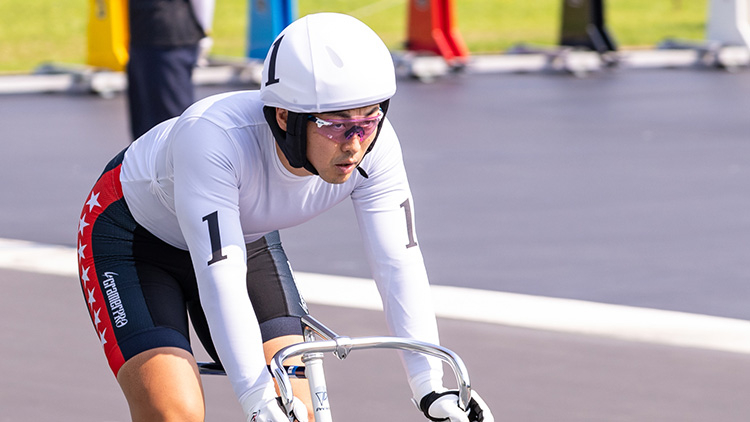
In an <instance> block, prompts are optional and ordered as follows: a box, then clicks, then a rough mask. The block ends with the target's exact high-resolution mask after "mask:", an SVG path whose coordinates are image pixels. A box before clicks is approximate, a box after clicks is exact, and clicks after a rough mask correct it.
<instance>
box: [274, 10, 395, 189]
mask: <svg viewBox="0 0 750 422" xmlns="http://www.w3.org/2000/svg"><path fill="white" fill-rule="evenodd" d="M395 93H396V72H395V69H394V66H393V58H392V57H391V53H390V51H389V50H388V48H387V47H386V46H385V44H384V43H383V41H382V40H381V39H380V37H378V35H377V34H376V33H375V32H374V31H373V30H372V29H370V27H368V26H367V25H365V24H364V23H362V22H360V21H359V20H357V19H355V18H353V17H351V16H348V15H343V14H339V13H317V14H313V15H307V16H305V17H303V18H301V19H298V20H296V21H294V22H292V23H291V24H290V25H289V26H288V27H286V28H285V29H284V30H283V31H281V33H280V34H279V36H278V37H276V40H275V41H274V43H273V45H272V46H271V48H270V49H269V51H268V54H267V55H266V60H265V62H264V66H263V75H262V81H261V87H260V99H261V100H262V101H263V104H264V105H265V107H264V114H265V117H266V121H268V124H269V125H270V127H271V131H272V132H273V135H274V137H275V138H276V142H277V143H278V145H279V147H280V148H281V151H282V152H283V153H284V155H285V156H286V158H287V160H288V161H289V164H290V165H291V166H292V167H297V168H301V167H304V168H305V169H307V170H308V171H310V172H311V173H313V174H318V172H317V170H315V168H314V167H313V166H312V164H311V163H310V162H309V161H308V160H307V131H306V128H307V117H308V114H309V113H325V112H330V111H340V110H349V109H353V108H359V107H365V106H369V105H374V104H380V107H381V108H382V109H383V113H385V112H387V111H388V103H389V99H390V98H391V97H392V96H393V95H394V94H395ZM277 107H278V108H283V109H286V110H288V111H289V113H288V117H287V129H286V131H284V130H281V128H280V127H279V126H278V124H277V122H276V112H275V109H276V108H277ZM384 121H385V119H383V120H381V122H380V126H379V127H378V132H377V134H376V135H375V139H377V136H378V135H379V134H380V128H381V127H382V125H383V122H384ZM374 145H375V141H373V142H372V143H371V144H370V147H369V149H368V150H367V152H370V151H371V150H372V147H373V146H374ZM367 152H366V153H367ZM357 169H358V170H359V172H360V173H361V174H362V175H363V176H364V177H367V174H366V173H365V172H364V170H362V169H361V168H359V167H357Z"/></svg>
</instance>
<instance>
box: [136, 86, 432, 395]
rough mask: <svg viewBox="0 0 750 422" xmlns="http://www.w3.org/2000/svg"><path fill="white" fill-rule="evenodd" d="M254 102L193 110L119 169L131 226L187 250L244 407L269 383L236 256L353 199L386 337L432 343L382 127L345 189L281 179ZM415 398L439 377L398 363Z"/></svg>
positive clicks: (406, 208)
mask: <svg viewBox="0 0 750 422" xmlns="http://www.w3.org/2000/svg"><path fill="white" fill-rule="evenodd" d="M262 108H263V104H262V103H261V102H260V100H259V96H258V92H257V91H241V92H233V93H227V94H220V95H216V96H212V97H209V98H206V99H204V100H201V101H199V102H197V103H196V104H194V105H193V106H191V107H190V108H189V109H188V110H186V111H185V113H183V114H182V116H180V117H177V118H174V119H171V120H168V121H166V122H164V123H162V124H160V125H158V126H156V127H155V128H154V129H152V130H151V131H150V132H148V133H147V134H146V135H144V136H143V137H141V138H140V139H138V140H137V141H136V142H134V143H133V144H132V145H131V147H130V148H129V149H128V150H127V152H126V154H125V158H124V161H123V164H122V171H121V182H122V187H123V192H124V195H125V200H126V201H127V203H128V206H129V207H130V210H131V212H132V214H133V216H134V217H135V219H136V221H137V222H138V223H139V224H141V225H142V226H144V227H145V228H146V229H148V230H149V231H150V232H151V233H153V234H154V235H156V236H157V237H159V238H160V239H162V240H163V241H164V242H166V243H168V244H170V245H172V246H175V247H177V248H181V249H183V250H189V251H190V255H191V258H192V261H193V265H194V268H195V274H196V276H197V280H198V288H199V292H200V297H201V303H202V305H203V308H204V311H205V314H206V318H207V320H208V323H209V328H210V331H211V336H212V339H213V341H214V344H215V347H216V350H217V352H218V354H219V357H220V359H221V361H222V363H223V365H224V367H225V369H226V372H227V375H228V377H229V379H230V381H231V383H232V386H233V388H234V391H235V393H236V394H237V396H238V398H239V399H240V401H241V402H242V398H243V397H247V395H248V394H250V393H251V392H253V391H257V389H259V388H261V386H263V385H264V384H266V383H268V382H270V378H269V377H270V375H269V374H268V372H267V370H266V364H265V359H264V357H263V350H262V346H261V345H262V340H261V335H260V329H259V328H258V326H257V323H255V324H253V323H252V322H254V321H257V320H256V317H255V314H254V312H253V307H252V304H251V302H250V300H249V299H248V295H247V291H246V287H245V274H246V265H247V264H246V258H247V257H246V250H245V244H246V243H248V242H252V241H254V240H257V239H259V238H260V237H262V236H263V235H265V234H267V233H269V232H271V231H274V230H279V229H284V228H288V227H292V226H295V225H298V224H300V223H303V222H305V221H307V220H309V219H311V218H313V217H315V216H317V215H319V214H320V213H322V212H324V211H326V210H328V209H330V208H332V207H333V206H334V205H336V204H338V203H340V202H341V201H343V200H345V199H346V198H351V200H352V203H353V205H354V210H355V213H356V216H357V220H358V223H359V228H360V231H361V234H362V238H363V239H364V242H365V250H366V254H367V258H368V261H369V263H370V265H371V269H372V273H373V278H374V279H375V281H376V283H377V286H378V289H379V292H380V295H381V298H382V301H383V305H384V310H385V315H386V322H387V326H388V328H389V330H390V332H391V334H392V335H395V336H401V337H410V338H415V339H419V340H422V341H428V342H432V343H438V334H437V326H436V322H435V314H434V310H433V308H432V304H431V295H430V292H429V286H428V280H427V274H426V271H425V266H424V262H423V259H422V254H421V251H420V249H419V246H418V245H417V242H416V240H417V238H416V234H415V232H414V227H415V225H414V220H413V219H414V215H413V211H414V206H413V201H412V196H411V191H410V189H409V185H408V181H407V177H406V172H405V170H404V165H403V159H402V155H401V148H400V145H399V141H398V138H397V136H396V133H395V132H394V130H393V128H392V127H391V125H390V124H389V123H388V122H387V121H386V122H385V124H384V125H383V129H382V131H381V134H380V136H379V138H378V140H377V143H376V145H375V147H374V148H373V150H372V151H371V152H370V153H369V154H367V155H366V156H365V158H364V160H363V162H362V164H361V166H362V168H364V169H365V170H366V171H367V173H368V175H369V178H364V177H362V176H361V175H360V174H358V173H357V172H355V173H354V174H353V175H352V176H351V177H350V178H349V180H348V181H347V182H345V183H343V184H329V183H327V182H325V181H323V180H322V179H321V178H320V177H317V176H307V177H300V176H295V175H293V174H292V173H290V172H289V171H288V170H287V169H286V168H285V167H284V166H283V164H282V163H281V161H280V160H279V157H278V155H277V152H276V146H275V140H274V138H273V135H272V133H271V130H270V128H269V126H268V124H267V122H266V120H265V118H264V117H263V112H262ZM403 356H404V363H405V366H406V369H407V375H408V378H409V383H410V385H411V388H412V391H413V393H414V394H415V396H416V397H421V395H423V394H426V393H428V392H429V391H431V390H433V389H436V388H438V387H439V386H440V379H441V378H442V370H441V365H440V363H439V362H438V361H436V360H435V359H433V358H426V357H423V356H420V355H416V354H411V353H405V354H404V355H403Z"/></svg>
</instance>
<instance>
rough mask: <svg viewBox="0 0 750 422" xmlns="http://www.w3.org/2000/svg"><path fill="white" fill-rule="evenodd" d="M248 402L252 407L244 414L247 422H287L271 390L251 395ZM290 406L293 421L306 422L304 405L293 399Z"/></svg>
mask: <svg viewBox="0 0 750 422" xmlns="http://www.w3.org/2000/svg"><path fill="white" fill-rule="evenodd" d="M248 401H249V402H251V403H253V405H252V407H251V409H250V410H249V411H248V412H247V413H246V414H247V422H289V418H288V417H287V415H286V413H285V412H284V409H283V407H282V406H281V399H280V398H278V397H276V394H275V392H274V391H273V389H272V388H270V389H266V390H265V391H263V390H261V391H260V392H258V393H255V394H252V395H251V396H250V397H248ZM292 406H293V410H292V416H294V421H298V422H307V407H305V405H304V403H302V401H301V400H300V399H298V398H296V397H295V398H294V400H293V402H292Z"/></svg>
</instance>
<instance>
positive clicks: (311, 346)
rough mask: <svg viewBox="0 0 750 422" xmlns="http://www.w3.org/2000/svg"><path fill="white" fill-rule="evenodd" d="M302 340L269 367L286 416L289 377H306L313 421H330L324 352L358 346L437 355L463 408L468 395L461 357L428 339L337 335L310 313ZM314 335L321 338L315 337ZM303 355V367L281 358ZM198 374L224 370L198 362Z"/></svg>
mask: <svg viewBox="0 0 750 422" xmlns="http://www.w3.org/2000/svg"><path fill="white" fill-rule="evenodd" d="M302 325H303V328H304V337H305V341H304V342H303V343H297V344H293V345H290V346H287V347H285V348H283V349H281V350H279V351H278V352H277V353H276V354H275V355H274V357H273V359H272V360H271V364H270V369H271V374H272V375H273V377H274V379H275V380H276V383H277V385H278V387H279V392H280V394H281V404H282V406H283V408H284V411H285V412H286V415H287V416H288V417H289V420H290V421H293V420H294V419H293V416H292V409H293V406H292V400H293V398H294V394H293V391H292V385H291V382H290V377H296V378H307V381H308V384H309V385H310V394H311V399H312V402H313V406H314V408H313V412H314V414H315V422H332V417H331V409H330V406H329V404H328V389H327V385H326V380H325V373H324V370H323V357H324V353H327V352H332V353H333V355H334V356H336V357H337V358H338V359H341V360H343V359H346V357H347V356H349V354H350V353H351V351H352V350H357V349H397V350H405V351H411V352H417V353H422V354H425V355H429V356H433V357H436V358H439V359H441V360H443V361H445V362H446V363H448V365H449V366H450V367H451V369H452V370H453V373H454V375H455V376H456V382H457V384H458V390H459V406H460V407H461V408H462V409H464V410H465V409H466V408H467V406H468V404H469V400H470V398H471V384H470V381H469V372H468V371H467V369H466V366H465V365H464V363H463V361H462V360H461V358H460V357H459V356H458V355H457V354H456V353H454V352H453V351H451V350H449V349H447V348H445V347H442V346H438V345H435V344H431V343H426V342H422V341H417V340H413V339H407V338H401V337H354V338H351V337H347V336H340V335H338V334H336V333H335V332H334V331H332V330H331V329H330V328H328V327H326V326H325V325H323V324H322V323H321V322H320V321H318V320H316V319H315V318H313V317H312V316H309V315H308V316H305V317H302ZM316 336H317V337H319V338H321V339H322V340H317V339H316ZM300 355H301V356H302V362H303V363H304V364H305V367H304V368H299V367H288V368H287V367H284V361H286V360H287V359H289V358H292V357H295V356H300ZM198 366H199V369H200V373H201V374H215V375H221V374H224V372H223V370H222V369H221V368H220V367H217V365H216V364H213V363H198Z"/></svg>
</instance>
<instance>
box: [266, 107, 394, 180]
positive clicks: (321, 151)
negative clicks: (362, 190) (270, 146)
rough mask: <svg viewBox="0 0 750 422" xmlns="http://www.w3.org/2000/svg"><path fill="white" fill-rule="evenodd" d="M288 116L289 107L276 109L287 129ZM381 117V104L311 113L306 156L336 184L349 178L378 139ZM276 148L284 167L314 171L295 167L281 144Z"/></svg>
mask: <svg viewBox="0 0 750 422" xmlns="http://www.w3.org/2000/svg"><path fill="white" fill-rule="evenodd" d="M287 117H288V112H287V110H284V109H281V108H277V109H276V121H277V123H278V124H279V127H280V128H281V129H282V130H286V129H287V127H286V120H287ZM382 117H383V113H382V111H381V110H380V105H379V104H375V105H372V106H367V107H360V108H354V109H350V110H344V111H337V112H331V113H317V114H314V115H311V117H310V118H309V121H308V122H307V159H308V161H310V163H311V164H312V165H313V167H315V169H316V170H318V173H319V175H320V177H321V178H322V179H323V180H325V181H326V182H328V183H334V184H339V183H344V182H346V181H347V180H349V177H351V175H352V173H354V171H356V169H357V165H359V163H360V162H361V161H362V158H363V157H364V156H365V152H367V149H368V148H369V147H370V145H372V142H373V141H374V140H375V135H376V134H377V126H378V123H379V122H380V119H382ZM276 152H277V154H278V156H279V159H280V160H281V162H282V163H283V164H284V167H286V168H287V170H289V171H290V172H292V173H293V174H296V175H298V176H307V175H310V174H311V173H310V172H308V171H307V170H305V169H303V168H294V167H292V166H291V165H290V164H289V161H288V160H287V159H286V157H285V156H284V154H283V153H282V152H281V149H280V148H279V147H278V145H277V146H276Z"/></svg>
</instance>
